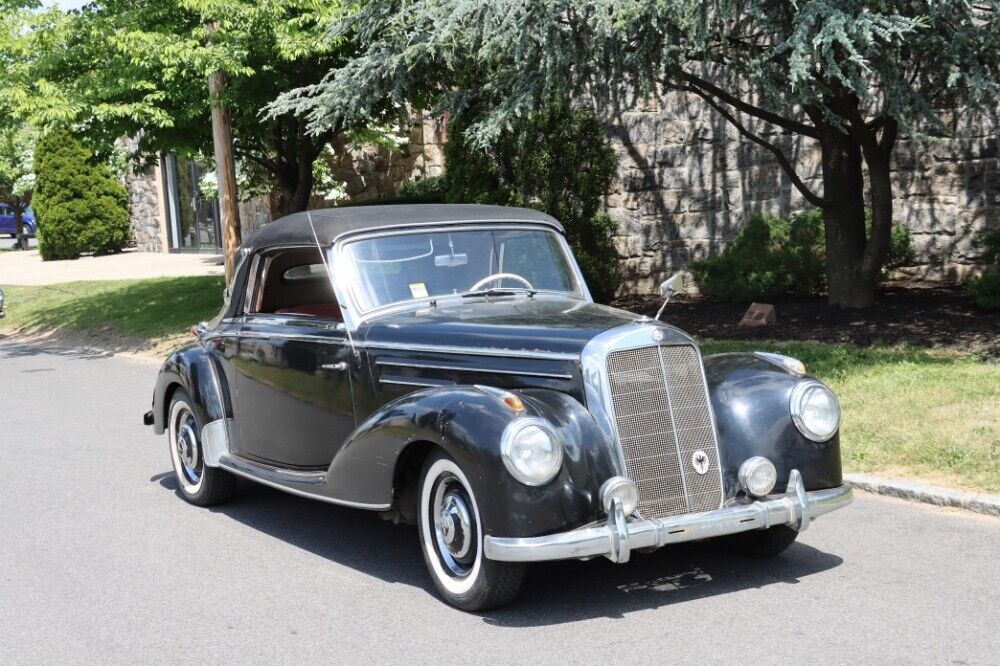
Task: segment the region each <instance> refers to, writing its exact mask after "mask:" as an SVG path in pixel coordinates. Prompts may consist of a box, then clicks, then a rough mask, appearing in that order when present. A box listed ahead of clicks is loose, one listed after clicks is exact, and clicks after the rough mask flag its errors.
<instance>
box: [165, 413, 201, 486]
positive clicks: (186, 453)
mask: <svg viewBox="0 0 1000 666" xmlns="http://www.w3.org/2000/svg"><path fill="white" fill-rule="evenodd" d="M173 440H174V441H173V444H174V450H175V452H176V456H177V458H176V459H177V463H178V467H179V469H178V470H177V473H178V475H179V476H180V477H181V480H182V481H184V482H186V483H188V484H190V485H192V486H194V485H197V484H198V481H199V480H200V479H201V474H202V472H203V471H204V467H205V466H204V461H203V460H202V457H201V445H200V443H199V442H198V422H197V421H195V419H194V414H192V413H191V411H190V410H189V409H187V408H186V407H181V408H180V409H178V410H177V411H176V412H175V414H174V420H173Z"/></svg>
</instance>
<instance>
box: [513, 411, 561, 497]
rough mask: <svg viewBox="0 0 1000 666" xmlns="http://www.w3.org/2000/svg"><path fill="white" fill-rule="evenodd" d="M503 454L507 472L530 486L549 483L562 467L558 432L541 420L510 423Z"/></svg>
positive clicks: (531, 419)
mask: <svg viewBox="0 0 1000 666" xmlns="http://www.w3.org/2000/svg"><path fill="white" fill-rule="evenodd" d="M500 453H501V454H502V456H503V463H504V465H506V467H507V471H508V472H510V473H511V475H512V476H513V477H514V478H515V479H517V480H518V481H520V482H521V483H524V484H526V485H529V486H541V485H543V484H546V483H548V482H549V481H551V480H552V478H553V477H554V476H555V475H556V474H558V473H559V468H560V467H561V466H562V457H563V447H562V442H560V441H559V435H558V434H556V431H555V429H553V427H552V426H551V425H550V424H549V423H548V422H547V421H543V420H542V419H535V418H524V419H517V420H515V421H511V423H510V424H509V425H508V426H507V427H506V428H505V429H504V431H503V437H502V439H501V441H500Z"/></svg>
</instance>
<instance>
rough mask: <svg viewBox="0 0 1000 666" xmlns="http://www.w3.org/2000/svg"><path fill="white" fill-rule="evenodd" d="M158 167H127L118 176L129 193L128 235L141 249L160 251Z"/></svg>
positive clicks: (162, 239)
mask: <svg viewBox="0 0 1000 666" xmlns="http://www.w3.org/2000/svg"><path fill="white" fill-rule="evenodd" d="M158 174H159V170H158V169H157V168H156V167H154V166H151V167H148V168H145V169H136V168H134V167H133V168H130V169H129V170H128V171H126V172H125V174H124V175H123V177H122V181H123V183H124V184H125V189H126V190H127V191H128V197H129V220H130V222H131V225H132V239H133V240H134V241H135V246H136V248H137V249H139V250H141V251H143V252H162V251H163V248H164V243H166V239H165V238H161V234H160V200H159V194H158V193H159V190H160V182H159V178H158Z"/></svg>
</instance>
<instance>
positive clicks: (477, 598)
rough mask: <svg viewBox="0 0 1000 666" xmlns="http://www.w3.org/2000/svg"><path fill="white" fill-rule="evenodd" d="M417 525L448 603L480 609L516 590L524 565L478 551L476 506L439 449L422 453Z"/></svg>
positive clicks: (480, 545)
mask: <svg viewBox="0 0 1000 666" xmlns="http://www.w3.org/2000/svg"><path fill="white" fill-rule="evenodd" d="M417 503H418V506H419V520H418V529H419V532H420V546H421V550H422V551H423V554H424V562H426V564H427V569H428V571H430V574H431V578H432V579H433V581H434V586H435V587H436V588H437V589H438V592H440V594H441V596H442V597H444V599H445V601H447V602H448V603H449V604H451V605H452V606H455V607H456V608H461V609H462V610H467V611H481V610H487V609H489V608H496V607H497V606H502V605H504V604H506V603H508V602H509V601H510V600H512V599H513V598H514V597H515V596H516V595H517V593H518V591H520V589H521V583H522V582H523V580H524V569H525V567H524V565H523V564H512V563H509V562H494V561H493V560H490V559H487V558H486V557H484V556H483V531H482V523H481V521H480V518H479V508H478V505H477V504H476V498H475V495H474V494H473V492H472V488H471V486H470V485H469V482H468V479H466V477H465V474H464V473H463V472H462V470H461V469H460V468H459V466H458V464H457V463H456V462H455V461H454V460H452V458H451V457H449V456H448V455H446V454H445V453H444V452H441V451H437V452H434V453H432V454H431V455H430V456H428V458H427V460H426V461H425V462H424V466H423V470H422V472H421V475H420V487H419V490H418V498H417Z"/></svg>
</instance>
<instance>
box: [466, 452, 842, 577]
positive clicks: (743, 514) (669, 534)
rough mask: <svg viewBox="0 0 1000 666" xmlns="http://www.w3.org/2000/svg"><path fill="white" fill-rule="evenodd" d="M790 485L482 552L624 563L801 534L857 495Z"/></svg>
mask: <svg viewBox="0 0 1000 666" xmlns="http://www.w3.org/2000/svg"><path fill="white" fill-rule="evenodd" d="M788 481H789V483H788V490H787V491H786V492H785V494H784V495H772V496H771V497H770V499H767V500H763V501H757V502H752V503H750V504H739V505H736V506H729V507H725V508H722V509H717V510H715V511H708V512H705V513H695V514H684V515H680V516H669V517H666V518H657V519H653V520H633V521H632V522H628V521H625V520H621V521H619V520H618V515H620V512H614V513H613V514H612V516H611V517H609V519H608V521H607V523H605V524H603V525H599V526H592V527H584V528H580V529H577V530H573V531H570V532H563V533H561V534H550V535H546V536H540V537H528V538H503V537H494V536H487V537H485V539H484V542H483V548H484V554H485V555H486V557H488V558H490V559H491V560H496V561H499V562H542V561H548V560H568V559H586V558H590V557H594V556H597V555H604V556H605V557H608V558H610V559H612V561H615V562H626V561H628V557H629V551H630V550H632V549H641V548H661V547H663V546H666V545H669V544H672V543H682V542H685V541H696V540H699V539H709V538H713V537H719V536H724V535H727V534H737V533H739V532H747V531H750V530H754V529H767V528H768V527H773V526H775V525H788V526H789V527H791V528H792V529H795V530H798V531H802V530H803V529H805V527H806V526H808V524H809V522H810V521H811V520H812V519H814V518H816V517H818V516H822V515H824V514H827V513H830V512H831V511H834V510H836V509H839V508H841V507H844V506H847V505H848V504H850V503H851V501H852V499H853V497H854V496H853V491H852V490H851V487H850V486H847V485H844V486H840V487H839V488H830V489H828V490H814V491H811V492H807V491H806V490H805V488H804V487H803V485H802V477H801V476H800V475H799V473H798V471H797V470H793V471H792V473H791V475H790V476H789V479H788Z"/></svg>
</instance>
